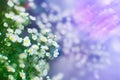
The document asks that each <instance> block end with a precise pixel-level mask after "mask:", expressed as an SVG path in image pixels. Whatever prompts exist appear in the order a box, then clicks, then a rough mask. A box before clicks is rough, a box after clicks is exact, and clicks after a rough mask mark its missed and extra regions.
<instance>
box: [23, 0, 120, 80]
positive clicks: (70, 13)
mask: <svg viewBox="0 0 120 80" xmlns="http://www.w3.org/2000/svg"><path fill="white" fill-rule="evenodd" d="M119 3H120V0H63V1H61V0H28V1H27V2H26V4H25V8H26V9H27V11H28V12H29V13H30V14H31V15H33V16H34V17H36V19H37V20H36V21H35V22H33V24H32V25H33V26H34V27H36V28H37V26H36V24H38V25H39V26H40V27H41V28H46V29H47V30H51V31H52V32H53V33H54V34H55V35H56V37H57V41H58V43H59V53H60V55H59V56H58V58H56V59H54V60H53V61H51V64H50V71H49V74H48V75H49V76H50V77H51V78H52V80H120V76H119V74H120V69H119V67H120V58H119V57H120V34H119V32H120V25H119V24H120V15H119V14H120V11H119V9H120V4H119ZM35 23H36V24H35Z"/></svg>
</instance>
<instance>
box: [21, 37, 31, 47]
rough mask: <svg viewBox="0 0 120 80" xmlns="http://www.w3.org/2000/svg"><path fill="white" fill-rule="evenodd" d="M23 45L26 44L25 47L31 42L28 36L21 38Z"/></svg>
mask: <svg viewBox="0 0 120 80" xmlns="http://www.w3.org/2000/svg"><path fill="white" fill-rule="evenodd" d="M23 45H24V46H26V47H29V46H30V45H31V42H30V39H29V37H28V36H26V37H25V38H24V39H23Z"/></svg>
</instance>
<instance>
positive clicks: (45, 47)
mask: <svg viewBox="0 0 120 80" xmlns="http://www.w3.org/2000/svg"><path fill="white" fill-rule="evenodd" d="M41 49H44V50H48V49H49V48H48V46H41Z"/></svg>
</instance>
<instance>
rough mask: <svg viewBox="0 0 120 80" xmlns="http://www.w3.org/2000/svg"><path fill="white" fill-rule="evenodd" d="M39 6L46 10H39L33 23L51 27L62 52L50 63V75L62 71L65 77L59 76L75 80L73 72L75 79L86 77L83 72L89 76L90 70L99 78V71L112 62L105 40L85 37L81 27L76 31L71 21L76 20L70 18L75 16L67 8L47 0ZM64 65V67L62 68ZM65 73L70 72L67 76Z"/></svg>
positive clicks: (66, 79)
mask: <svg viewBox="0 0 120 80" xmlns="http://www.w3.org/2000/svg"><path fill="white" fill-rule="evenodd" d="M33 4H35V3H33ZM41 8H42V9H43V10H45V11H46V12H44V11H43V12H42V13H40V14H39V15H40V16H38V17H37V22H36V23H37V24H38V25H39V26H40V28H42V29H44V30H45V31H50V30H51V29H52V32H54V33H55V34H56V35H57V40H58V42H59V43H60V50H61V54H63V55H62V56H61V58H59V59H58V60H57V62H56V61H55V62H56V63H54V64H53V67H52V69H51V71H53V73H54V74H53V75H52V76H54V75H56V73H59V72H60V73H61V72H62V73H63V75H64V77H63V76H62V77H60V80H70V79H75V80H76V76H77V77H78V79H82V80H86V76H87V77H88V78H89V77H90V76H89V75H88V74H89V73H93V77H92V78H95V79H98V78H99V75H98V71H99V70H100V69H103V68H104V67H105V66H106V65H108V64H110V63H111V61H110V60H109V56H110V54H109V52H108V51H107V49H106V46H105V43H104V42H97V41H93V40H91V39H89V38H88V37H87V36H88V35H89V34H86V33H84V31H82V30H81V32H78V30H77V29H76V28H77V27H76V26H77V25H76V24H74V22H76V21H74V20H73V19H74V16H73V15H71V14H69V11H65V12H64V11H62V10H61V9H60V8H59V7H58V6H56V5H54V4H47V3H42V4H41ZM37 10H38V9H37ZM78 18H79V17H78ZM83 27H84V26H83ZM42 32H43V33H44V31H42ZM64 65H66V66H67V68H64ZM58 68H59V70H58ZM67 71H68V72H67ZM69 72H71V73H69ZM66 73H67V74H66ZM68 74H69V75H71V76H70V77H68V76H66V75H68ZM73 74H75V75H73ZM66 77H67V78H66ZM61 78H63V79H61ZM88 78H87V79H88ZM52 79H59V77H58V78H57V76H55V77H53V78H52Z"/></svg>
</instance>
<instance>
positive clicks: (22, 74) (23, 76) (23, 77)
mask: <svg viewBox="0 0 120 80" xmlns="http://www.w3.org/2000/svg"><path fill="white" fill-rule="evenodd" d="M20 77H21V78H22V79H25V78H26V75H25V73H24V72H23V71H22V72H20Z"/></svg>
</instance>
